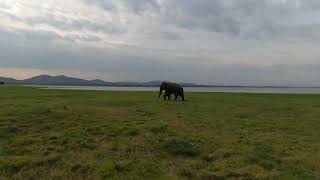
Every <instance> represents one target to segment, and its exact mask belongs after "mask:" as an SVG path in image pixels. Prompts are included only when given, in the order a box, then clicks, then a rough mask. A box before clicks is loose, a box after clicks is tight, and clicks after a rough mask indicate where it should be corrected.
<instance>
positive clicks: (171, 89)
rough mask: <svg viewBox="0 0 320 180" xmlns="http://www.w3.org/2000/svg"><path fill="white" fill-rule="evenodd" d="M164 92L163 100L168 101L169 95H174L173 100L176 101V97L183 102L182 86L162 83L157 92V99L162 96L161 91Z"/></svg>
mask: <svg viewBox="0 0 320 180" xmlns="http://www.w3.org/2000/svg"><path fill="white" fill-rule="evenodd" d="M163 90H165V94H164V97H163V98H164V100H167V97H168V100H169V101H170V96H171V94H174V96H175V98H174V100H175V101H177V99H178V97H179V96H180V97H181V98H182V101H184V92H183V88H182V86H180V85H179V84H176V83H169V82H163V83H162V84H161V86H160V92H159V98H160V96H161V94H162V91H163Z"/></svg>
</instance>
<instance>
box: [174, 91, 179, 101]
mask: <svg viewBox="0 0 320 180" xmlns="http://www.w3.org/2000/svg"><path fill="white" fill-rule="evenodd" d="M178 96H179V95H178V94H177V93H176V94H175V95H174V101H177V99H178Z"/></svg>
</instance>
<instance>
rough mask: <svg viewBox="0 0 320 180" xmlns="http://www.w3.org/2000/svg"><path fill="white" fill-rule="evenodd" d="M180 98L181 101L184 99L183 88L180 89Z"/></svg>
mask: <svg viewBox="0 0 320 180" xmlns="http://www.w3.org/2000/svg"><path fill="white" fill-rule="evenodd" d="M181 98H182V101H184V91H183V89H182V90H181Z"/></svg>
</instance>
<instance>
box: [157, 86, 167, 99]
mask: <svg viewBox="0 0 320 180" xmlns="http://www.w3.org/2000/svg"><path fill="white" fill-rule="evenodd" d="M166 89H167V83H166V82H163V83H161V86H160V92H159V98H160V96H161V93H162V91H163V90H166Z"/></svg>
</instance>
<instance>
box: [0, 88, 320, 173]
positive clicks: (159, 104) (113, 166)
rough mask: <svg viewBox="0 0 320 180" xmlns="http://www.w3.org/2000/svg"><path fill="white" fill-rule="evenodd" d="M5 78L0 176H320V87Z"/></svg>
mask: <svg viewBox="0 0 320 180" xmlns="http://www.w3.org/2000/svg"><path fill="white" fill-rule="evenodd" d="M156 97H157V93H156V92H106V91H65V90H40V89H36V88H30V87H15V86H2V87H1V86H0V179H141V178H143V179H188V178H189V179H320V95H290V94H287V95H286V94H228V93H186V98H187V100H188V101H187V102H184V103H182V102H164V101H157V98H156Z"/></svg>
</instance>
